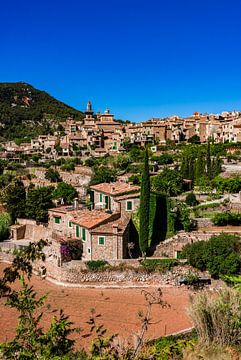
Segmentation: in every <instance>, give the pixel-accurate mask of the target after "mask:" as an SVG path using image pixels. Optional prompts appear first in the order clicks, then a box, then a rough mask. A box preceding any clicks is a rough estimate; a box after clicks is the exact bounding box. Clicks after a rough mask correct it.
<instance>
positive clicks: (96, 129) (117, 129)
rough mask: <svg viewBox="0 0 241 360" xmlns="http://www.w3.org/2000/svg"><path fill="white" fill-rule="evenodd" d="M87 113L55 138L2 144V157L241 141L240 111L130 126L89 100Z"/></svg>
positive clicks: (53, 156)
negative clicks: (131, 146)
mask: <svg viewBox="0 0 241 360" xmlns="http://www.w3.org/2000/svg"><path fill="white" fill-rule="evenodd" d="M84 114H85V117H84V119H83V120H79V121H76V120H74V119H73V118H68V119H67V120H66V121H65V122H61V131H55V132H54V134H52V135H50V134H49V135H39V136H38V137H37V138H33V139H31V141H30V142H24V138H23V139H22V142H21V143H20V144H16V143H15V142H14V141H9V142H3V143H1V152H0V158H2V159H11V158H12V159H14V160H18V159H19V157H20V156H25V155H26V156H30V155H34V154H38V155H39V154H41V155H42V156H43V158H44V159H45V160H46V161H47V160H49V159H54V160H55V159H56V158H57V157H58V156H73V155H77V156H78V155H81V156H94V157H100V156H104V155H106V154H118V153H121V152H123V151H125V145H126V144H137V145H140V146H142V147H143V146H145V144H151V145H152V146H153V149H155V146H157V145H165V144H168V143H171V142H173V143H174V144H179V143H181V142H184V141H187V142H197V143H207V140H208V139H209V138H212V140H213V141H214V143H225V142H233V143H237V142H240V141H241V113H240V112H238V111H233V112H223V113H221V114H209V115H208V114H200V113H198V112H195V113H194V114H193V115H192V116H190V117H187V118H180V117H178V116H171V117H168V118H164V119H158V118H153V119H150V120H147V121H145V122H142V123H130V122H129V121H127V122H119V121H116V120H115V119H114V115H112V114H111V113H110V110H109V109H106V110H105V112H104V113H103V114H100V113H97V114H94V110H93V108H92V104H91V102H90V101H88V103H87V106H86V109H85V111H84ZM63 134H64V135H63ZM154 151H155V150H154Z"/></svg>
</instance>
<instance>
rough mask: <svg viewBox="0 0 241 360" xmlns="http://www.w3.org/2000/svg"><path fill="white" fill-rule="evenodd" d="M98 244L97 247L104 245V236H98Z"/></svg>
mask: <svg viewBox="0 0 241 360" xmlns="http://www.w3.org/2000/svg"><path fill="white" fill-rule="evenodd" d="M98 244H99V245H105V236H99V238H98Z"/></svg>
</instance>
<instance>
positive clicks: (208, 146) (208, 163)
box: [207, 139, 212, 179]
mask: <svg viewBox="0 0 241 360" xmlns="http://www.w3.org/2000/svg"><path fill="white" fill-rule="evenodd" d="M211 166H212V164H211V151H210V139H208V144H207V178H208V179H211V177H212V174H211Z"/></svg>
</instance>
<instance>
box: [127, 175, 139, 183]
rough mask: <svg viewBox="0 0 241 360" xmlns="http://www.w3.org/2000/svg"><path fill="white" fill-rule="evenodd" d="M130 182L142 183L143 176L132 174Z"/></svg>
mask: <svg viewBox="0 0 241 360" xmlns="http://www.w3.org/2000/svg"><path fill="white" fill-rule="evenodd" d="M128 182H131V183H132V184H134V185H140V184H141V176H140V175H131V176H130V177H129V178H128Z"/></svg>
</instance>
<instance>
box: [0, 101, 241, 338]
mask: <svg viewBox="0 0 241 360" xmlns="http://www.w3.org/2000/svg"><path fill="white" fill-rule="evenodd" d="M17 106H18V105H16V106H14V109H15V108H16V107H17ZM21 106H24V107H23V109H25V106H26V109H28V108H29V107H31V102H29V101H28V103H27V104H26V105H21ZM44 116H45V119H47V118H49V119H50V118H51V124H52V128H51V129H50V130H49V131H47V133H45V134H40V135H38V136H37V137H35V136H32V137H31V136H26V137H17V134H16V138H15V139H14V140H6V139H5V138H4V139H2V140H1V142H0V249H1V252H0V261H1V262H6V261H7V262H12V261H13V259H14V257H15V256H18V255H19V254H20V256H21V251H22V250H24V249H25V251H27V249H29V246H30V247H31V246H32V245H31V244H34V246H40V247H41V246H43V245H41V244H44V247H43V255H44V257H45V261H42V260H41V259H39V258H38V259H36V260H35V261H34V263H33V269H34V271H35V273H36V274H37V275H38V276H39V278H40V279H42V280H41V281H45V280H47V281H51V282H53V283H55V284H56V286H59V285H60V286H62V285H64V286H66V287H69V286H77V287H82V286H83V287H86V286H87V287H88V286H90V287H92V286H93V287H97V288H98V287H100V288H103V287H114V288H115V287H119V288H122V287H124V288H125V287H134V288H139V287H144V288H147V289H148V288H149V287H153V286H154V287H157V286H158V287H159V286H161V287H164V288H165V287H168V289H169V287H170V288H171V289H177V291H178V294H179V295H178V299H179V296H180V299H179V301H180V304H182V301H184V300H183V299H184V298H185V292H184V293H183V286H184V287H187V291H188V292H189V291H194V294H195V291H196V290H197V289H203V288H205V287H206V288H208V289H209V290H210V291H213V289H215V291H216V289H219V288H222V287H223V286H224V279H225V277H227V279H231V280H229V281H234V284H235V282H239V280H235V279H239V278H240V273H241V258H240V235H241V230H240V226H241V216H240V210H241V132H240V129H241V113H240V112H236V111H235V112H223V113H221V114H216V115H212V114H210V115H203V114H199V113H194V114H193V115H192V116H190V117H188V118H180V117H177V116H172V117H169V118H165V119H156V118H155V119H151V120H148V121H146V122H143V123H131V122H129V121H121V120H115V118H114V115H112V114H111V113H110V110H109V109H107V110H105V112H104V113H103V114H100V113H94V110H93V108H92V104H91V102H90V101H88V103H87V105H86V109H85V111H84V115H83V118H79V119H75V118H74V117H73V118H72V117H69V116H68V117H67V118H66V119H61V121H60V122H59V121H58V122H56V120H54V119H53V117H51V116H50V115H49V116H47V115H46V114H45V115H44ZM4 126H5V125H4ZM143 179H148V180H147V182H148V184H146V187H144V185H143V184H144V183H145V181H144V180H143ZM145 195H147V197H146V196H145ZM144 198H146V199H147V203H145V207H146V208H145V207H144V208H145V210H146V212H145V214H146V215H144V217H143V215H142V214H143V213H142V210H141V209H143V199H144ZM145 217H147V218H148V221H146V222H145V223H146V228H145V234H146V235H145V236H146V238H145V243H143V240H142V238H143V237H142V231H143V218H144V219H145ZM207 253H208V254H209V255H208V256H207V255H206V254H207ZM44 279H45V280H44ZM233 279H234V280H233ZM170 291H173V290H170ZM172 299H173V297H172ZM172 301H173V300H172ZM185 301H186V300H185ZM176 306H177V305H176ZM180 306H184V305H180ZM182 311H183V310H182ZM168 316H173V312H172V310H170V313H169V315H168ZM184 318H185V316H184ZM180 319H181V320H183V315H182V314H181V315H180ZM188 321H190V320H189V319H186V320H185V323H188ZM165 326H166V325H165ZM168 326H169V325H168ZM176 328H177V329H179V324H176ZM191 329H192V328H191ZM181 330H183V329H181ZM172 332H173V331H172ZM172 332H171V333H172ZM165 334H166V328H165ZM188 334H189V335H188V336H191V339H192V336H193V335H190V329H189V330H188ZM191 341H192V340H191Z"/></svg>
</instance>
